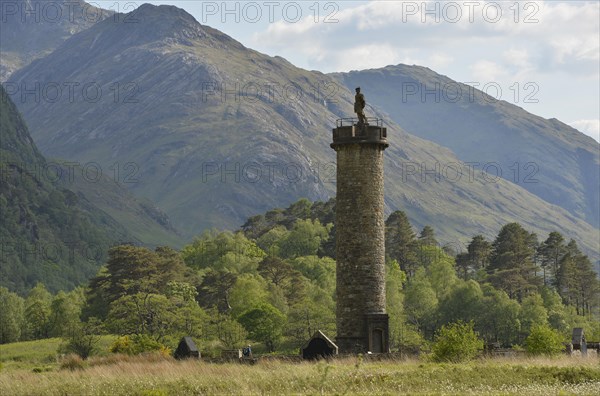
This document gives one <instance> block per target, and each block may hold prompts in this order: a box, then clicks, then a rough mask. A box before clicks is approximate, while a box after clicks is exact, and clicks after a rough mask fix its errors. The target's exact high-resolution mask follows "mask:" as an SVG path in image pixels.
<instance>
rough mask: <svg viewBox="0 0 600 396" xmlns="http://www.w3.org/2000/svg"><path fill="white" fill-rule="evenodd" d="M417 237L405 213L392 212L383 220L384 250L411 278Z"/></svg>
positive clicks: (414, 266)
mask: <svg viewBox="0 0 600 396" xmlns="http://www.w3.org/2000/svg"><path fill="white" fill-rule="evenodd" d="M416 249H417V239H416V237H415V233H414V231H413V229H412V226H411V225H410V222H409V221H408V217H407V216H406V213H404V212H402V211H395V212H393V213H392V214H391V215H390V216H389V217H388V218H387V220H386V221H385V251H386V254H387V255H389V257H390V258H391V259H392V260H396V261H397V262H398V263H399V264H400V269H401V270H402V271H404V272H405V273H406V275H407V276H408V278H412V277H413V275H414V274H415V271H416V263H417V255H416Z"/></svg>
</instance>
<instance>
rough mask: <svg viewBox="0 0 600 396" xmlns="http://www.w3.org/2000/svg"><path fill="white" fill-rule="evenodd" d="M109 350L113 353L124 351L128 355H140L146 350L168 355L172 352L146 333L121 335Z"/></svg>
mask: <svg viewBox="0 0 600 396" xmlns="http://www.w3.org/2000/svg"><path fill="white" fill-rule="evenodd" d="M109 350H110V351H111V352H112V353H124V354H126V355H138V354H140V353H144V352H154V351H158V352H159V353H160V354H162V355H165V356H166V355H169V354H170V353H171V351H170V349H169V348H167V347H166V346H164V345H163V344H161V343H160V342H158V341H156V340H154V339H153V338H152V337H150V336H148V335H146V334H134V335H132V336H128V335H126V336H122V337H119V338H117V339H116V340H115V342H113V344H112V345H111V346H110V348H109Z"/></svg>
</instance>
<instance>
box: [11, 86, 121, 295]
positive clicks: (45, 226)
mask: <svg viewBox="0 0 600 396" xmlns="http://www.w3.org/2000/svg"><path fill="white" fill-rule="evenodd" d="M0 137H1V139H0V171H1V172H0V176H1V179H2V183H1V184H0V218H1V219H2V221H1V222H0V240H1V241H2V244H1V246H0V247H1V249H2V254H1V255H0V285H2V286H5V287H8V288H9V289H11V290H14V291H18V292H25V291H27V290H29V289H31V287H33V286H34V285H35V283H36V282H38V281H43V282H44V283H45V284H46V286H48V288H49V289H51V290H54V291H56V290H58V289H70V288H73V287H74V286H77V285H79V284H82V283H83V282H85V281H87V279H88V278H89V277H90V276H92V275H94V274H95V273H96V272H97V270H98V267H99V266H100V265H101V263H102V262H103V261H104V259H105V255H106V249H107V248H108V247H110V246H111V245H112V244H114V243H117V242H119V241H129V240H131V239H132V237H131V235H130V234H129V233H128V232H127V231H126V230H125V229H124V228H123V227H122V226H121V225H120V224H118V223H117V222H116V221H115V220H114V219H113V218H111V217H110V216H108V215H107V214H106V213H104V212H102V211H101V210H99V209H98V208H96V207H95V206H94V205H93V204H91V203H90V202H89V201H88V200H87V199H86V197H85V196H84V195H82V194H77V193H74V192H73V191H70V190H68V189H65V188H62V186H60V183H57V184H58V185H56V184H55V183H54V181H55V180H56V175H57V174H58V173H55V171H56V168H55V167H52V166H49V163H48V162H47V161H46V160H45V159H44V157H43V156H42V155H41V154H40V153H39V151H38V150H37V148H36V146H35V144H34V143H33V141H32V139H31V136H30V135H29V132H28V130H27V126H26V125H25V122H24V121H23V119H22V117H21V115H20V114H19V112H18V110H17V109H16V107H15V105H14V104H13V103H12V102H11V101H10V98H9V97H8V95H7V94H6V92H5V90H4V88H2V87H0Z"/></svg>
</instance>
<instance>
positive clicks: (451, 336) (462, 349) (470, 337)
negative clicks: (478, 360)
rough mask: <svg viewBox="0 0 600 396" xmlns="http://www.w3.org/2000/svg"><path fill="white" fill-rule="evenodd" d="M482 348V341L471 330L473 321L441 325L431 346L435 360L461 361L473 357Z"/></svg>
mask: <svg viewBox="0 0 600 396" xmlns="http://www.w3.org/2000/svg"><path fill="white" fill-rule="evenodd" d="M482 349H483V341H482V340H481V339H479V337H477V333H475V331H474V330H473V322H469V323H464V322H460V321H459V322H456V323H452V324H449V325H444V326H442V328H441V329H439V330H438V331H437V333H436V335H435V339H434V344H433V347H432V348H431V351H432V353H433V360H435V361H436V362H462V361H465V360H470V359H473V358H474V357H475V356H477V354H478V353H479V351H480V350H482Z"/></svg>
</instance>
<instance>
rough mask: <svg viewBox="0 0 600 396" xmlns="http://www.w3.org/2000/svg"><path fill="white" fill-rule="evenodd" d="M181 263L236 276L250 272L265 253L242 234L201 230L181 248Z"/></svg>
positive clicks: (198, 268)
mask: <svg viewBox="0 0 600 396" xmlns="http://www.w3.org/2000/svg"><path fill="white" fill-rule="evenodd" d="M181 254H182V257H183V260H184V261H185V263H186V264H187V265H188V266H190V267H191V268H194V269H196V270H204V269H207V268H211V269H213V270H216V271H229V272H233V273H236V274H241V273H246V272H253V271H255V270H256V267H257V266H258V263H259V262H260V261H261V260H262V259H263V258H264V257H265V256H266V253H265V252H264V251H263V250H262V249H261V248H259V247H258V245H257V244H256V243H255V242H253V241H251V240H249V239H248V238H247V237H246V236H245V235H244V233H242V232H236V233H232V232H229V231H226V232H221V233H217V232H215V231H205V232H204V233H203V234H202V235H201V236H200V237H199V238H196V239H195V240H194V242H193V243H192V244H191V245H187V246H185V247H184V248H183V250H182V252H181Z"/></svg>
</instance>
